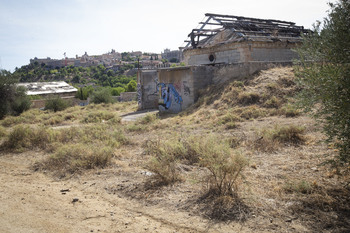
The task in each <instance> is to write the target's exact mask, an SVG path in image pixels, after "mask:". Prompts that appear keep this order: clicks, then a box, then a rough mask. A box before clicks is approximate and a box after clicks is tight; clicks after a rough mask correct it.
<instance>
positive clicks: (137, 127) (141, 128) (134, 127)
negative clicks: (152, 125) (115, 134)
mask: <svg viewBox="0 0 350 233" xmlns="http://www.w3.org/2000/svg"><path fill="white" fill-rule="evenodd" d="M147 128H148V127H147V125H140V124H138V123H137V122H136V123H133V124H129V125H128V126H127V127H126V130H127V131H129V132H142V131H145V130H146V129H147Z"/></svg>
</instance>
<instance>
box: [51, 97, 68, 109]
mask: <svg viewBox="0 0 350 233" xmlns="http://www.w3.org/2000/svg"><path fill="white" fill-rule="evenodd" d="M69 105H70V104H69V103H68V102H67V101H66V100H64V99H62V98H61V97H60V96H50V97H49V98H48V99H47V100H46V101H45V109H47V110H52V111H54V112H57V111H62V110H64V109H66V108H68V107H69Z"/></svg>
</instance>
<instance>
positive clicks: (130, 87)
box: [126, 80, 137, 92]
mask: <svg viewBox="0 0 350 233" xmlns="http://www.w3.org/2000/svg"><path fill="white" fill-rule="evenodd" d="M136 86H137V83H136V81H135V80H131V81H130V82H129V83H128V85H126V91H127V92H135V91H136Z"/></svg>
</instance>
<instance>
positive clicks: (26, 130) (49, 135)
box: [4, 125, 55, 152]
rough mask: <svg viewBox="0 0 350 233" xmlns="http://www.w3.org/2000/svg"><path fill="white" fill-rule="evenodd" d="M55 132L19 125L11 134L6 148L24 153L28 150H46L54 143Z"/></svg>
mask: <svg viewBox="0 0 350 233" xmlns="http://www.w3.org/2000/svg"><path fill="white" fill-rule="evenodd" d="M54 138H55V134H54V132H53V130H50V129H47V128H43V127H39V128H31V127H29V126H27V125H18V126H15V127H14V129H13V130H12V131H11V132H10V133H9V135H8V137H7V140H6V141H5V142H4V146H5V148H7V149H10V150H14V151H18V152H22V151H25V150H26V149H34V148H41V149H44V148H46V147H47V146H48V145H49V144H50V143H51V142H53V141H54Z"/></svg>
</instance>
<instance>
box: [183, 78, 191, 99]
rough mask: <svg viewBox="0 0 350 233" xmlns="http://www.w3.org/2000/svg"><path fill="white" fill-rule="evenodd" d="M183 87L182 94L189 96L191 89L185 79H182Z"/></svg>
mask: <svg viewBox="0 0 350 233" xmlns="http://www.w3.org/2000/svg"><path fill="white" fill-rule="evenodd" d="M182 84H183V87H184V95H185V96H189V95H191V89H190V87H189V86H187V82H186V81H183V83H182Z"/></svg>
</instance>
